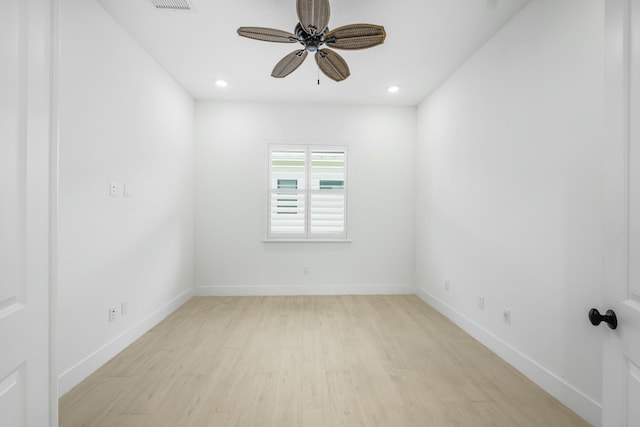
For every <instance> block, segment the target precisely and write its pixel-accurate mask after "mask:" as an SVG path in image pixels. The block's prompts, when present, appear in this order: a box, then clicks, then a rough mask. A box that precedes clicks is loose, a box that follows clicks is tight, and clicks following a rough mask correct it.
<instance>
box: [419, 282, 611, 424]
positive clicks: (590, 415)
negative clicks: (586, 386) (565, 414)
mask: <svg viewBox="0 0 640 427" xmlns="http://www.w3.org/2000/svg"><path fill="white" fill-rule="evenodd" d="M416 295H417V296H418V297H419V298H420V299H422V300H423V301H424V302H426V303H427V304H429V305H430V306H432V307H433V308H434V309H436V310H438V311H439V312H440V313H442V314H443V315H445V316H446V317H447V318H448V319H449V320H451V321H452V322H453V323H455V324H456V325H458V326H459V327H460V328H462V329H463V330H464V331H465V332H466V333H468V334H469V335H471V336H472V337H473V338H475V339H476V340H478V341H479V342H480V343H482V344H483V345H485V346H486V347H487V348H489V350H491V351H492V352H494V353H495V354H496V355H498V356H499V357H500V358H502V359H503V360H504V361H506V362H507V363H509V364H510V365H511V366H513V367H514V368H516V369H517V370H518V371H520V372H521V373H522V374H524V375H525V376H526V377H527V378H529V379H530V380H531V381H533V382H534V383H536V384H537V385H538V386H540V387H541V388H542V389H544V390H545V391H546V392H547V393H549V394H551V395H552V396H553V397H555V398H556V399H558V400H559V401H560V402H562V403H563V404H564V405H566V406H567V407H568V408H570V409H571V410H573V411H574V412H575V413H576V414H578V415H579V416H581V417H582V418H584V419H585V420H587V421H588V422H589V423H591V424H593V425H594V426H600V425H601V423H602V405H601V404H600V403H598V402H597V401H595V400H594V399H593V398H591V397H589V396H587V395H585V394H584V393H582V392H581V391H580V390H578V389H576V388H575V387H573V386H572V385H571V384H569V383H567V382H566V381H565V380H563V379H562V378H560V377H559V376H558V375H556V374H554V373H553V372H551V371H549V370H548V369H547V368H545V367H544V366H542V365H540V364H539V363H538V362H536V361H535V360H533V359H531V358H529V357H528V356H527V355H526V354H524V353H522V352H520V351H519V350H517V349H516V348H514V347H512V346H511V345H509V344H508V343H506V342H505V341H503V340H502V339H500V338H499V337H497V336H495V335H494V334H493V333H491V332H490V331H488V330H486V329H484V328H483V327H482V326H480V325H478V324H477V323H476V322H474V321H473V320H471V319H469V318H468V317H466V316H465V315H464V314H462V313H460V312H458V311H456V310H454V309H453V308H452V307H451V306H449V305H448V304H446V303H445V302H444V301H442V300H440V299H439V298H437V297H435V296H433V295H431V294H430V293H429V292H427V291H426V290H424V289H422V288H420V287H419V286H416Z"/></svg>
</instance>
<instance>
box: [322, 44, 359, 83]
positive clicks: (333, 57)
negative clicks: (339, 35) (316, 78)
mask: <svg viewBox="0 0 640 427" xmlns="http://www.w3.org/2000/svg"><path fill="white" fill-rule="evenodd" d="M316 63H317V64H318V67H319V68H320V70H321V71H322V72H323V73H324V74H326V76H327V77H329V78H330V79H332V80H335V81H337V82H339V81H342V80H344V79H346V78H347V77H349V76H350V75H351V71H349V66H348V65H347V62H346V61H345V60H344V59H343V58H342V57H341V56H340V55H338V54H337V53H336V52H334V51H332V50H331V49H322V50H319V51H317V52H316Z"/></svg>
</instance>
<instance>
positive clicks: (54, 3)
mask: <svg viewBox="0 0 640 427" xmlns="http://www.w3.org/2000/svg"><path fill="white" fill-rule="evenodd" d="M48 7H49V385H50V386H49V387H50V390H49V395H50V396H49V399H50V402H49V425H50V427H58V418H59V415H58V281H57V279H58V201H59V148H60V140H59V136H60V134H59V120H58V117H59V115H58V106H59V102H58V101H59V95H58V88H59V85H58V82H59V78H58V71H59V65H58V63H59V57H60V43H59V19H58V16H59V15H58V13H59V0H48Z"/></svg>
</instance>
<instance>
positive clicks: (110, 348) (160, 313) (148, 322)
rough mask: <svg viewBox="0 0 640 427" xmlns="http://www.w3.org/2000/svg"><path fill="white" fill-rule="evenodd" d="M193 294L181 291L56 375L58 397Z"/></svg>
mask: <svg viewBox="0 0 640 427" xmlns="http://www.w3.org/2000/svg"><path fill="white" fill-rule="evenodd" d="M192 296H193V288H189V289H187V290H186V291H184V292H182V293H181V294H180V295H178V296H177V297H175V298H173V299H172V300H171V301H169V302H167V303H166V304H164V305H163V306H162V307H160V308H158V309H157V310H155V311H154V312H153V313H151V314H150V315H149V316H147V317H145V318H144V319H142V320H140V321H139V322H137V323H136V324H134V325H132V326H131V327H130V328H128V329H127V330H125V331H124V332H122V333H121V334H120V335H118V336H117V337H115V338H113V339H112V340H111V341H109V342H108V343H106V344H104V345H103V346H102V347H100V348H98V349H97V350H96V351H94V352H93V353H91V354H90V355H88V356H87V357H85V358H84V359H82V360H81V361H80V362H78V363H76V364H75V365H74V366H72V367H71V368H69V369H67V370H66V371H64V372H63V373H61V374H60V375H59V377H58V384H59V389H58V390H59V397H62V396H63V395H64V394H65V393H67V392H68V391H69V390H71V389H72V388H73V387H75V386H76V385H78V384H79V383H80V382H81V381H82V380H84V379H85V378H86V377H88V376H89V375H91V374H92V373H93V372H95V371H96V370H97V369H98V368H100V367H101V366H102V365H104V364H105V363H107V362H108V361H109V360H111V359H112V358H113V357H114V356H115V355H117V354H118V353H120V352H121V351H122V350H124V349H125V348H127V346H129V345H130V344H131V343H133V342H134V341H135V340H137V339H138V338H140V337H141V336H142V335H144V334H145V333H146V332H147V331H149V330H150V329H151V328H153V327H154V326H155V325H157V324H158V323H160V322H161V321H162V320H163V319H164V318H165V317H167V316H168V315H170V314H171V313H173V312H174V311H176V310H177V309H178V308H180V306H182V305H183V304H184V303H186V302H187V301H189V300H190V299H191V297H192Z"/></svg>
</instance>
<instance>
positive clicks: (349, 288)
mask: <svg viewBox="0 0 640 427" xmlns="http://www.w3.org/2000/svg"><path fill="white" fill-rule="evenodd" d="M414 293H415V286H413V285H345V286H336V285H327V286H322V285H312V286H309V285H288V286H196V288H195V290H194V295H196V296H281V295H412V294H414Z"/></svg>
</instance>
